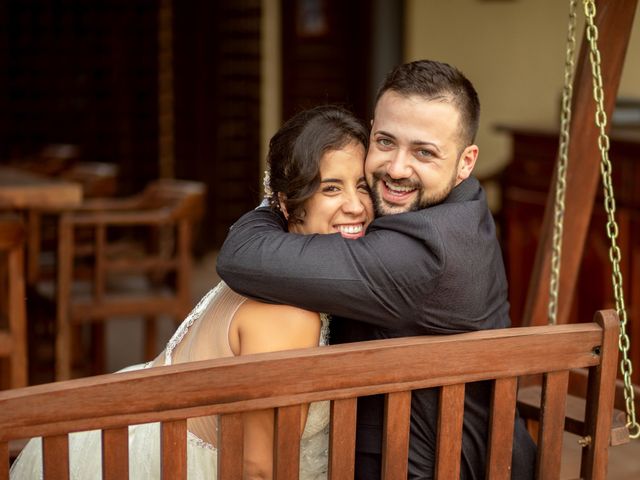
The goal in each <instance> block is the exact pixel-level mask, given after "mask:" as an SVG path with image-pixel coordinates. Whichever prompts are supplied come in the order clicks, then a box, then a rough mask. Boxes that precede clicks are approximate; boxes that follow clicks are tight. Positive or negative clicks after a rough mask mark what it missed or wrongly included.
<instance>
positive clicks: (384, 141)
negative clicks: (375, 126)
mask: <svg viewBox="0 0 640 480" xmlns="http://www.w3.org/2000/svg"><path fill="white" fill-rule="evenodd" d="M378 144H379V145H380V146H382V147H389V146H391V144H392V142H391V140H389V139H388V138H379V139H378Z"/></svg>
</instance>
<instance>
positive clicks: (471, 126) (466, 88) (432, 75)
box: [376, 60, 480, 147]
mask: <svg viewBox="0 0 640 480" xmlns="http://www.w3.org/2000/svg"><path fill="white" fill-rule="evenodd" d="M388 90H391V91H393V92H395V93H397V94H399V95H402V96H407V97H408V96H411V95H418V96H420V97H423V98H425V99H427V100H442V101H446V102H451V103H452V104H453V105H454V106H455V107H456V108H457V109H458V111H459V112H460V121H461V122H460V123H461V132H460V133H461V140H462V142H463V143H464V144H465V145H464V146H465V147H466V146H468V145H471V144H473V143H474V141H475V137H476V133H477V132H478V124H479V122H480V100H479V99H478V93H477V92H476V90H475V88H474V87H473V85H472V83H471V82H470V81H469V80H468V79H467V78H466V77H465V76H464V75H463V74H462V72H460V70H458V69H457V68H455V67H453V66H451V65H448V64H446V63H442V62H437V61H434V60H417V61H415V62H410V63H404V64H402V65H398V66H397V67H395V68H394V69H393V70H392V71H391V72H389V74H388V75H387V77H386V79H385V81H384V83H383V84H382V86H381V87H380V89H379V90H378V94H377V96H376V105H377V104H378V101H379V100H380V97H382V95H383V94H384V93H385V92H387V91H388Z"/></svg>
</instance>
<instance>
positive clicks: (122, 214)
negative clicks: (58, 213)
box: [62, 207, 173, 226]
mask: <svg viewBox="0 0 640 480" xmlns="http://www.w3.org/2000/svg"><path fill="white" fill-rule="evenodd" d="M172 220H173V217H172V209H171V208H168V207H167V208H162V209H157V210H148V211H133V212H131V211H129V212H127V211H117V212H115V211H112V212H103V211H100V212H92V213H89V212H68V213H66V214H64V215H63V217H62V221H63V222H68V223H71V224H73V225H74V226H98V225H104V226H136V225H149V226H152V225H162V224H166V223H169V222H171V221H172Z"/></svg>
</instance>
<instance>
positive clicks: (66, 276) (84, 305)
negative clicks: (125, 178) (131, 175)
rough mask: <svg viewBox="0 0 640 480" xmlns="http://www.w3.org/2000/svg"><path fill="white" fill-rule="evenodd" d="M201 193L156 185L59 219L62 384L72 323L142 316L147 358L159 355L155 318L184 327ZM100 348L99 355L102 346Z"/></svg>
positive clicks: (179, 184)
mask: <svg viewBox="0 0 640 480" xmlns="http://www.w3.org/2000/svg"><path fill="white" fill-rule="evenodd" d="M204 195H205V186H204V184H202V183H199V182H188V181H182V180H158V181H155V182H152V183H151V184H150V185H149V186H148V187H147V188H146V189H145V190H144V191H143V192H142V193H140V194H138V195H135V196H132V197H127V198H113V199H94V200H90V201H87V202H85V203H84V204H83V206H82V207H81V208H80V209H78V210H74V211H70V212H63V213H62V214H61V215H60V217H59V225H58V232H59V240H58V262H59V263H58V277H57V292H56V303H57V305H56V308H57V321H56V347H55V351H56V354H55V361H56V378H57V379H67V378H70V375H71V335H72V327H73V326H74V325H80V324H82V323H85V322H91V323H94V324H95V322H102V321H104V320H106V319H108V318H110V317H114V316H122V315H139V316H142V317H144V318H145V319H146V329H147V332H146V347H145V354H146V356H147V358H152V357H153V355H155V354H156V353H157V351H156V341H155V340H156V339H155V318H156V317H157V316H159V315H164V314H166V315H170V316H173V317H174V318H175V319H176V320H177V321H181V320H182V319H183V318H184V317H185V316H186V315H187V314H188V313H189V310H190V308H191V306H192V300H191V289H190V279H191V274H192V231H193V228H194V225H195V223H196V222H197V221H198V220H199V218H200V217H201V215H202V213H203V210H204ZM87 239H88V240H90V241H89V242H87ZM76 240H81V241H80V242H77V241H76ZM78 272H84V275H79V274H78ZM78 277H80V278H78ZM114 277H117V279H114ZM119 287H124V289H123V288H119ZM98 327H99V328H97V329H96V331H97V332H98V333H97V337H98V343H101V342H102V340H101V339H100V338H101V336H102V334H101V325H98ZM95 348H96V349H97V350H96V351H97V352H98V354H99V355H101V354H102V353H101V352H100V348H101V345H96V346H95Z"/></svg>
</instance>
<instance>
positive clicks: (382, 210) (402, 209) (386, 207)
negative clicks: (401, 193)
mask: <svg viewBox="0 0 640 480" xmlns="http://www.w3.org/2000/svg"><path fill="white" fill-rule="evenodd" d="M414 207H415V205H414V204H407V205H393V204H390V203H387V202H385V201H380V202H377V203H376V204H375V206H374V208H375V211H376V216H377V217H384V216H385V215H396V214H398V213H407V212H412V211H414V210H416V208H414Z"/></svg>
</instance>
